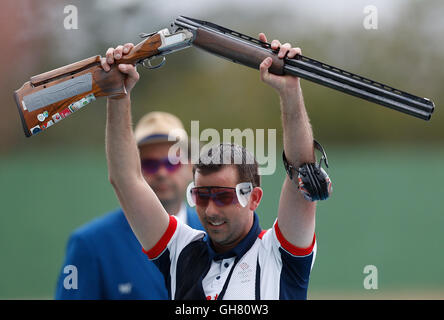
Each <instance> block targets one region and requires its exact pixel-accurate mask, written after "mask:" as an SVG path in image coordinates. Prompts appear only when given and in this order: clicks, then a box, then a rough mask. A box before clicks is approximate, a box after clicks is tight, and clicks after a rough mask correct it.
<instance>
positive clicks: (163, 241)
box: [142, 215, 177, 259]
mask: <svg viewBox="0 0 444 320" xmlns="http://www.w3.org/2000/svg"><path fill="white" fill-rule="evenodd" d="M176 228H177V220H176V218H175V217H174V216H172V215H170V223H169V224H168V228H167V229H166V231H165V233H164V234H163V236H162V238H160V240H159V241H158V242H157V243H156V245H155V246H154V247H152V248H151V249H150V250H148V251H147V250H145V249H144V248H142V251H143V253H145V254H146V255H147V256H148V258H150V259H155V258H157V257H158V256H159V255H160V254H161V253H162V252H163V250H165V248H166V247H167V245H168V242H170V240H171V238H172V237H173V235H174V232H176Z"/></svg>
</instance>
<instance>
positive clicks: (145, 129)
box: [134, 111, 188, 146]
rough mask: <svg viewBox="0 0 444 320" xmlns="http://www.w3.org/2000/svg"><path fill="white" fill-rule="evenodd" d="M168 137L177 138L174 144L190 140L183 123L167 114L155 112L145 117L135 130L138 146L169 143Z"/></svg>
mask: <svg viewBox="0 0 444 320" xmlns="http://www.w3.org/2000/svg"><path fill="white" fill-rule="evenodd" d="M168 135H171V137H173V138H175V140H172V142H174V141H178V140H185V141H186V140H187V139H188V135H187V133H186V131H185V129H184V127H183V124H182V121H180V119H179V118H178V117H176V116H174V115H172V114H171V113H167V112H161V111H154V112H150V113H148V114H146V115H144V116H143V117H142V118H141V119H140V120H139V122H138V123H137V125H136V128H135V129H134V136H135V138H136V142H137V145H138V146H141V145H144V144H148V143H155V142H162V141H168Z"/></svg>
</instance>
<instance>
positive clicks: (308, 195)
mask: <svg viewBox="0 0 444 320" xmlns="http://www.w3.org/2000/svg"><path fill="white" fill-rule="evenodd" d="M313 146H314V148H315V149H317V150H319V151H320V152H321V153H322V157H321V159H320V160H319V163H304V164H302V165H301V166H300V167H299V168H295V167H294V166H292V165H291V164H289V163H288V161H287V158H286V157H285V152H282V160H283V161H284V166H285V171H287V175H288V177H289V178H290V180H292V181H293V182H294V183H296V185H297V186H298V189H299V191H300V192H301V193H302V195H303V196H304V198H305V199H306V200H308V201H318V200H326V199H327V198H328V197H329V196H330V194H331V192H332V185H331V180H330V177H329V176H328V174H327V172H326V171H325V170H324V169H323V168H322V161H324V163H325V166H326V167H327V168H328V159H327V154H326V153H325V150H324V148H323V147H322V146H321V144H320V143H319V142H317V141H316V140H313ZM296 173H297V176H296Z"/></svg>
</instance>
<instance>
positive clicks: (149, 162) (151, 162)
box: [142, 159, 160, 173]
mask: <svg viewBox="0 0 444 320" xmlns="http://www.w3.org/2000/svg"><path fill="white" fill-rule="evenodd" d="M159 168H160V161H159V160H155V159H144V160H142V170H143V171H145V172H148V173H156V172H157V171H158V170H159Z"/></svg>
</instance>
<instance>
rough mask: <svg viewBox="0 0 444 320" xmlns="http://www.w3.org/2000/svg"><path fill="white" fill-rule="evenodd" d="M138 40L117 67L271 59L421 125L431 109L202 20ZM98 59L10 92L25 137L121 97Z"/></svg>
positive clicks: (282, 70)
mask: <svg viewBox="0 0 444 320" xmlns="http://www.w3.org/2000/svg"><path fill="white" fill-rule="evenodd" d="M141 36H142V37H143V38H145V39H144V40H143V41H142V42H140V43H139V44H137V45H136V46H135V47H134V48H133V49H132V50H131V52H130V53H129V54H127V55H125V56H124V57H123V58H122V59H120V60H119V61H118V62H117V64H120V63H131V64H143V65H144V66H148V67H149V68H154V67H153V66H152V65H151V60H152V59H155V58H157V57H162V58H163V59H165V56H166V55H167V54H170V53H172V52H175V51H178V50H181V49H185V48H188V47H190V46H195V47H198V48H201V49H203V50H205V51H207V52H210V53H212V54H215V55H218V56H220V57H222V58H225V59H228V60H230V61H233V62H235V63H239V64H242V65H245V66H248V67H251V68H255V69H259V65H260V63H261V62H262V61H263V60H264V59H265V58H267V57H271V58H272V59H273V64H272V66H271V67H270V72H271V73H274V74H278V75H282V74H289V75H293V76H298V77H301V78H303V79H306V80H309V81H313V82H315V83H318V84H321V85H324V86H327V87H330V88H332V89H336V90H339V91H342V92H345V93H347V94H350V95H353V96H356V97H359V98H362V99H365V100H368V101H371V102H374V103H377V104H379V105H382V106H385V107H388V108H391V109H394V110H397V111H400V112H403V113H405V114H408V115H411V116H414V117H417V118H420V119H423V120H429V119H430V118H431V115H432V113H433V110H434V107H435V106H434V103H433V102H432V101H431V100H429V99H427V98H421V97H418V96H415V95H412V94H410V93H407V92H404V91H401V90H398V89H395V88H392V87H390V86H387V85H385V84H382V83H379V82H376V81H373V80H370V79H367V78H364V77H362V76H358V75H356V74H353V73H351V72H347V71H344V70H341V69H339V68H336V67H333V66H330V65H328V64H325V63H323V62H320V61H316V60H314V59H311V58H308V57H305V56H302V55H297V56H296V57H295V58H292V59H289V58H284V59H279V58H278V56H277V51H274V50H272V49H271V45H270V44H269V43H266V42H263V41H260V40H258V39H255V38H252V37H249V36H247V35H244V34H241V33H239V32H236V31H233V30H230V29H227V28H224V27H221V26H218V25H216V24H213V23H210V22H206V21H201V20H197V19H192V18H187V17H183V16H180V17H179V18H177V19H176V20H175V21H174V22H173V23H172V24H171V29H162V30H160V31H159V32H155V33H151V34H142V35H141ZM100 58H101V57H100V56H95V57H91V58H88V59H85V60H82V61H79V62H76V63H73V64H70V65H67V66H64V67H61V68H58V69H55V70H52V71H49V72H46V73H43V74H40V75H37V76H34V77H32V78H31V79H30V81H28V82H26V83H25V84H24V85H23V86H22V87H21V88H20V89H19V90H17V91H15V93H14V96H15V101H16V103H17V108H18V111H19V113H20V118H21V121H22V124H23V129H24V131H25V135H26V136H27V137H30V136H32V135H34V134H36V133H38V132H41V131H42V130H45V129H46V128H48V127H50V126H52V125H53V124H54V123H56V122H58V121H60V120H62V119H64V118H66V117H67V116H69V115H70V114H71V113H73V112H75V111H77V110H79V109H80V108H82V107H83V106H85V105H86V104H88V103H90V102H91V101H94V100H95V99H97V98H98V97H104V96H112V97H116V96H122V95H125V94H126V90H125V86H124V75H123V74H122V73H120V71H119V70H118V69H117V67H116V65H113V66H112V67H111V70H110V71H109V72H105V71H104V70H103V69H102V67H101V64H100ZM163 62H164V60H163V61H162V63H161V64H163ZM158 66H159V65H158ZM158 66H155V67H158Z"/></svg>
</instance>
